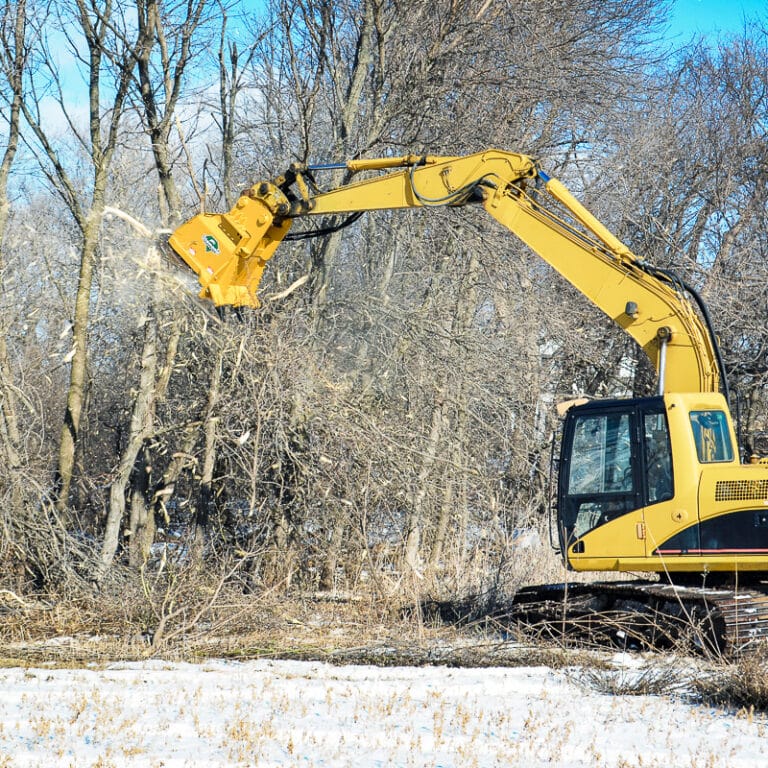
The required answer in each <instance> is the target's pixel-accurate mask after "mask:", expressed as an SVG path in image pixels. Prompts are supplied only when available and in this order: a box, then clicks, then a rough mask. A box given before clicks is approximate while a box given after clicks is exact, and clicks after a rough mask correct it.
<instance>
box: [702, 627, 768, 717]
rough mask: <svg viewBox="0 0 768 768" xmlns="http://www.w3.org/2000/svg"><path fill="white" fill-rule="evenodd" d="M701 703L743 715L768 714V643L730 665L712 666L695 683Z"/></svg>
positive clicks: (755, 647)
mask: <svg viewBox="0 0 768 768" xmlns="http://www.w3.org/2000/svg"><path fill="white" fill-rule="evenodd" d="M693 686H694V690H695V691H696V693H697V695H698V696H700V697H701V699H702V701H704V702H705V703H707V704H712V705H715V706H719V707H726V708H728V709H735V710H743V711H745V712H768V643H765V642H763V643H761V644H758V645H755V646H753V647H751V648H749V649H748V651H746V652H745V653H743V654H742V655H741V656H740V657H739V658H737V659H736V660H735V661H733V662H730V663H728V662H723V663H721V664H718V665H715V666H714V667H713V668H712V669H711V670H710V671H709V672H708V673H706V674H703V675H701V676H699V677H697V679H696V680H695V681H694V683H693Z"/></svg>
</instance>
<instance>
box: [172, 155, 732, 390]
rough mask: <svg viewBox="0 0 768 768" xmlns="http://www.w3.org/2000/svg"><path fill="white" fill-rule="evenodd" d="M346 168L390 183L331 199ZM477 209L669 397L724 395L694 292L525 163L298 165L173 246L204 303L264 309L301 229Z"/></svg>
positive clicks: (423, 159) (497, 159)
mask: <svg viewBox="0 0 768 768" xmlns="http://www.w3.org/2000/svg"><path fill="white" fill-rule="evenodd" d="M338 168H342V169H345V170H346V171H348V172H350V173H352V174H354V173H358V172H364V171H365V172H371V171H378V172H379V173H378V174H377V175H373V176H370V175H369V176H368V177H366V178H364V179H362V180H360V181H353V182H351V183H347V184H343V185H341V186H339V187H338V188H335V189H332V190H330V191H322V190H321V189H320V188H319V187H318V185H317V184H316V181H315V176H316V175H317V174H318V173H319V172H321V171H323V170H328V169H338ZM381 172H383V173H381ZM469 204H478V205H482V206H483V207H484V208H485V210H486V211H487V212H488V213H489V214H490V215H491V216H492V217H493V218H494V219H496V220H497V221H498V222H499V223H501V224H502V225H503V226H505V227H506V228H507V229H508V230H509V231H510V232H512V233H513V234H515V235H516V236H517V237H518V238H519V239H520V240H522V241H523V242H524V243H525V244H526V245H528V246H529V247H530V248H531V249H532V250H533V251H534V252H535V253H537V254H538V255H539V256H540V257H541V258H543V259H544V260H545V261H546V262H547V263H549V264H550V265H551V266H552V267H553V268H554V269H555V270H556V271H557V272H559V273H560V274H561V275H562V276H563V277H564V278H565V279H566V280H568V281H569V282H570V283H571V284H572V285H573V286H574V287H575V288H576V289H577V290H579V291H580V292H581V293H582V294H583V295H584V296H585V297H586V298H588V299H589V300H590V301H591V302H592V303H593V304H595V305H596V306H597V307H599V308H600V309H601V310H602V311H603V312H605V314H607V315H608V316H609V317H610V318H612V319H613V320H614V321H615V322H616V323H618V325H619V326H621V327H622V328H623V329H624V330H625V331H626V332H627V333H628V334H629V335H630V336H632V338H633V339H635V341H636V342H637V343H638V344H639V345H640V346H641V347H642V348H643V349H644V350H645V352H646V354H647V355H648V357H649V358H650V359H651V362H652V363H653V365H654V366H655V368H656V371H657V373H658V375H659V392H660V394H663V393H666V392H717V391H719V389H720V386H721V382H723V381H724V377H723V376H722V362H721V360H720V358H719V353H718V349H717V345H716V343H715V339H714V334H713V332H712V330H711V326H710V324H709V319H708V316H707V314H706V309H705V307H704V306H703V304H701V303H699V311H697V310H696V308H695V307H694V304H693V303H692V301H691V297H693V300H694V301H697V302H698V298H697V296H696V294H695V291H693V290H692V289H690V287H689V286H686V285H684V283H683V282H682V281H681V280H679V279H678V278H677V277H676V276H675V275H673V274H672V273H669V272H666V271H663V270H659V269H656V268H654V267H652V266H651V265H649V264H647V263H646V262H644V261H643V260H641V259H640V258H638V257H637V256H636V255H635V254H633V253H632V252H631V251H630V250H629V248H628V247H627V246H626V245H624V244H623V243H622V242H621V241H620V240H619V239H618V238H616V237H615V236H614V235H613V234H612V233H611V232H610V231H609V230H608V229H607V228H606V227H605V226H604V225H603V224H601V223H600V222H599V221H598V220H597V219H596V218H595V217H594V216H593V215H592V214H591V213H590V212H589V211H588V210H587V209H586V208H585V207H584V206H583V205H581V204H580V203H579V202H578V201H577V200H576V199H575V198H574V196H573V195H572V194H571V193H570V192H569V191H568V190H567V189H566V187H565V186H564V185H563V184H562V183H561V182H559V181H558V180H557V179H553V178H550V177H549V176H547V175H546V174H545V173H544V172H543V171H542V170H540V169H539V167H538V166H537V164H536V162H535V161H534V160H533V159H531V158H529V157H526V156H525V155H520V154H514V153H511V152H504V151H499V150H487V151H485V152H480V153H477V154H472V155H466V156H461V157H437V156H418V155H409V156H406V157H401V158H380V159H372V160H352V161H349V162H346V163H343V164H338V165H332V166H314V167H304V166H299V165H293V166H291V168H290V169H289V170H288V171H287V172H286V173H284V174H282V175H281V176H279V177H277V178H275V179H273V180H271V181H262V182H258V183H257V184H255V185H254V186H252V187H251V188H250V189H248V190H246V191H245V192H244V193H243V194H242V195H241V197H240V198H239V199H238V201H237V203H236V204H235V206H234V208H232V210H231V211H229V213H226V214H200V215H198V216H195V217H194V218H193V219H191V220H190V221H189V222H187V223H186V224H183V225H182V226H181V227H179V228H178V229H177V230H176V231H175V232H174V233H173V235H172V236H171V238H170V241H169V244H170V246H171V247H172V248H173V250H174V251H175V253H176V254H177V255H178V256H179V257H180V258H181V259H182V260H183V261H184V262H185V263H186V264H187V265H188V266H189V267H190V268H191V269H193V270H194V271H195V272H196V273H197V275H198V279H199V281H200V284H201V285H202V291H201V294H200V295H201V296H203V297H205V298H208V299H211V300H212V301H213V302H214V303H215V304H217V305H228V304H229V305H235V306H258V299H257V297H256V291H257V288H258V286H259V282H260V280H261V277H262V273H263V271H264V268H265V266H266V264H267V262H268V260H269V259H270V258H271V257H272V256H273V255H274V252H275V250H276V249H277V247H278V245H279V244H280V242H281V241H282V240H283V239H284V238H285V237H286V235H287V234H288V231H289V228H290V226H291V224H292V222H293V220H294V219H298V218H304V217H313V216H323V215H330V214H342V213H347V214H354V213H356V212H362V211H372V210H382V209H401V208H427V207H437V206H454V207H458V206H464V205H469Z"/></svg>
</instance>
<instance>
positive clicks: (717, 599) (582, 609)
mask: <svg viewBox="0 0 768 768" xmlns="http://www.w3.org/2000/svg"><path fill="white" fill-rule="evenodd" d="M487 615H488V617H489V618H493V620H494V621H496V622H498V623H499V624H500V625H501V626H504V627H505V628H507V629H509V630H512V629H517V630H521V631H522V633H528V634H530V633H531V632H533V633H535V634H538V635H540V636H547V637H553V638H558V639H561V640H565V641H572V642H575V643H579V644H592V645H598V646H604V645H610V646H615V647H624V648H630V649H635V648H637V649H640V648H656V649H669V648H680V649H686V650H702V651H707V652H714V653H718V654H722V655H725V656H733V655H737V654H738V653H740V652H741V651H743V650H745V649H746V648H748V647H749V646H750V645H752V644H753V643H755V642H757V641H759V640H761V639H765V638H768V594H767V593H765V592H762V591H760V590H755V589H747V590H731V589H708V588H697V587H679V586H671V585H667V584H659V583H658V582H638V581H632V582H598V583H592V584H579V583H573V584H548V585H543V586H537V587H526V588H524V589H522V590H520V591H519V592H518V593H517V594H516V595H515V597H514V600H513V601H512V602H511V604H509V603H508V604H507V605H505V606H501V605H496V606H494V607H493V608H491V609H490V610H489V611H488V612H487Z"/></svg>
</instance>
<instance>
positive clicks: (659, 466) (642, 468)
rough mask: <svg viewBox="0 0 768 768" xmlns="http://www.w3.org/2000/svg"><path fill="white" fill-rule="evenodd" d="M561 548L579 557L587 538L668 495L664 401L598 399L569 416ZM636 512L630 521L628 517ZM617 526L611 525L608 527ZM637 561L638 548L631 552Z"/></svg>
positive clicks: (671, 483)
mask: <svg viewBox="0 0 768 768" xmlns="http://www.w3.org/2000/svg"><path fill="white" fill-rule="evenodd" d="M557 487H558V494H557V496H558V502H557V511H558V526H557V527H558V531H559V538H560V548H561V551H562V552H566V553H569V554H575V555H580V554H585V552H586V550H587V547H586V542H585V538H584V537H585V536H587V535H588V534H590V533H592V532H593V531H595V530H596V529H597V528H599V527H601V526H604V525H606V524H608V523H612V522H613V521H617V520H619V518H624V517H626V516H628V515H629V516H632V517H633V519H634V518H637V516H638V515H642V510H643V509H644V508H645V507H648V506H650V505H654V504H657V503H659V502H663V501H668V500H670V499H672V498H673V496H674V477H673V465H672V446H671V442H670V437H669V425H668V423H667V417H666V410H665V407H664V398H663V397H649V398H639V399H634V400H603V401H595V402H590V403H586V404H584V405H580V406H576V407H573V408H571V409H570V410H569V411H568V414H567V416H566V419H565V424H564V428H563V441H562V446H561V454H560V471H559V476H558V486H557ZM633 513H634V514H633ZM614 527H615V526H614ZM630 550H632V552H631V553H632V554H633V555H636V554H639V551H638V550H637V547H630Z"/></svg>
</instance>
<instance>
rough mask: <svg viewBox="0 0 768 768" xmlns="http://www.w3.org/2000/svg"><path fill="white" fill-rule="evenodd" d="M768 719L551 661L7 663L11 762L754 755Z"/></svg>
mask: <svg viewBox="0 0 768 768" xmlns="http://www.w3.org/2000/svg"><path fill="white" fill-rule="evenodd" d="M767 729H768V723H766V721H764V720H761V719H758V718H754V717H748V716H745V715H741V716H738V715H734V714H729V713H724V712H722V711H720V710H713V709H711V708H708V707H702V706H695V705H690V704H687V703H685V701H684V700H683V699H680V700H675V699H670V698H665V697H653V696H608V695H601V694H597V693H594V692H591V691H588V690H585V689H584V687H582V686H580V685H578V684H577V683H576V682H574V679H573V675H572V674H571V675H569V674H568V673H565V672H561V671H552V670H549V669H546V668H540V667H527V668H512V669H501V668H493V669H451V668H445V667H426V668H404V667H394V668H375V667H363V666H347V667H334V666H328V665H324V664H319V663H311V662H285V661H280V662H278V661H253V662H230V661H218V660H212V661H208V662H205V663H201V664H177V663H173V664H171V663H165V662H156V661H155V662H145V663H120V664H112V665H109V666H107V667H106V668H92V669H87V668H86V669H75V670H68V669H45V668H38V669H19V668H8V669H2V670H0V766H13V767H14V768H15V767H16V766H57V767H58V766H77V767H78V768H80V767H81V766H94V767H95V766H99V767H100V768H105V767H106V766H121V767H122V766H158V768H159V767H160V766H164V767H165V768H170V767H171V766H355V768H367V767H368V766H387V767H388V768H389V766H457V767H458V766H461V768H465V767H471V766H504V767H505V768H506V767H507V766H522V767H524V768H536V767H537V766H550V767H551V766H561V767H562V768H565V767H566V766H568V767H570V766H590V768H599V767H601V766H605V767H606V768H608V767H610V768H619V767H620V768H635V767H636V768H653V767H655V766H658V767H659V768H661V767H662V766H663V767H664V768H685V767H687V766H690V768H719V767H720V766H723V768H725V767H727V768H740V767H742V766H743V767H744V768H747V767H749V768H754V767H755V766H761V765H767V764H768V739H767V737H768V730H767Z"/></svg>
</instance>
